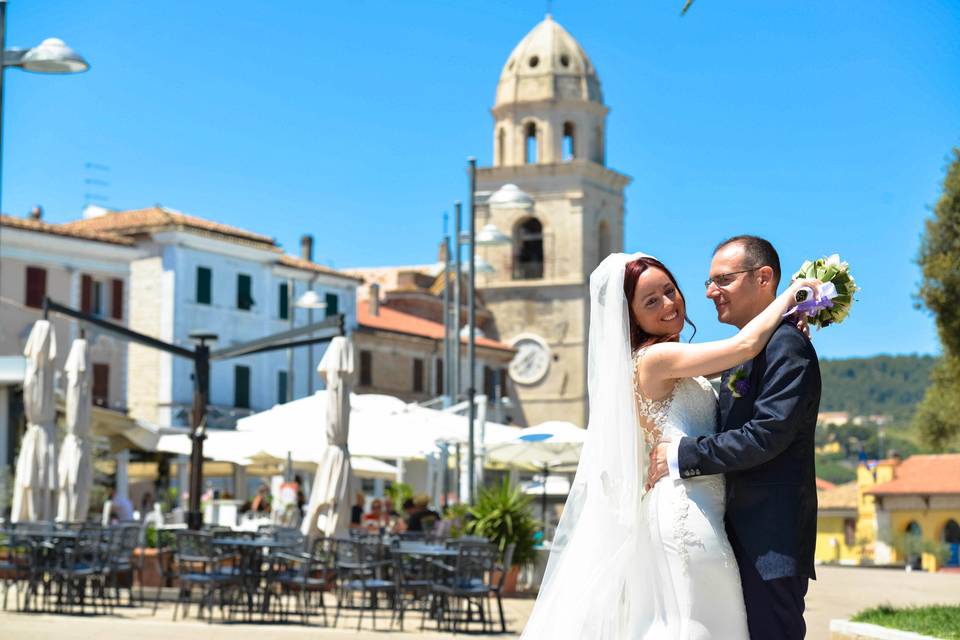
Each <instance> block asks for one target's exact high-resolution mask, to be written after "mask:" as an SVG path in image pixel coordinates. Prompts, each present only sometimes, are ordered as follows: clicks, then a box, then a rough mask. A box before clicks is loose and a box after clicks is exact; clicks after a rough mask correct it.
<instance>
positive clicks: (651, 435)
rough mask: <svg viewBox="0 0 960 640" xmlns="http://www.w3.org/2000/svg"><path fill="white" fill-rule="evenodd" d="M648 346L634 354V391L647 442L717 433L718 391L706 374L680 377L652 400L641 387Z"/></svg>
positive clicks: (638, 414)
mask: <svg viewBox="0 0 960 640" xmlns="http://www.w3.org/2000/svg"><path fill="white" fill-rule="evenodd" d="M645 352H646V348H643V349H638V350H637V352H636V353H635V354H634V356H633V394H634V397H635V398H636V402H637V417H638V418H639V419H640V429H641V430H642V431H643V439H644V442H645V443H646V444H647V446H653V445H655V444H656V443H658V442H659V441H660V440H661V439H662V438H663V437H664V436H668V437H679V436H703V435H708V434H711V433H714V432H715V431H716V427H717V394H716V392H715V391H714V390H713V387H712V386H711V385H710V383H709V382H707V380H706V379H705V378H701V377H699V376H698V377H695V378H683V379H681V380H678V381H677V382H676V384H675V385H674V387H673V390H672V391H671V392H670V393H669V394H667V396H666V397H664V398H661V399H658V400H651V399H650V398H647V397H646V396H644V395H643V391H641V388H640V362H641V361H642V359H643V355H644V353H645Z"/></svg>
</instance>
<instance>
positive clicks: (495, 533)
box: [465, 479, 540, 593]
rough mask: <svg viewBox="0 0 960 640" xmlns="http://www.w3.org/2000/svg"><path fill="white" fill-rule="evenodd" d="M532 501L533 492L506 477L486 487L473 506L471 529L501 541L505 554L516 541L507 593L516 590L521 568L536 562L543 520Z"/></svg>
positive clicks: (498, 545) (498, 541) (497, 541)
mask: <svg viewBox="0 0 960 640" xmlns="http://www.w3.org/2000/svg"><path fill="white" fill-rule="evenodd" d="M530 503H531V499H530V497H529V496H526V495H524V494H523V492H522V491H521V490H520V489H519V487H511V486H510V482H509V480H506V479H504V481H503V483H502V484H500V485H496V486H491V487H486V488H484V489H482V490H481V491H480V495H479V496H478V497H477V503H476V504H475V505H474V506H473V507H472V508H471V509H470V517H471V519H470V520H468V521H467V523H466V527H465V528H466V531H467V533H469V534H471V535H477V536H483V537H485V538H487V539H488V540H490V542H492V543H493V544H495V545H497V547H498V548H499V549H500V553H501V554H503V553H504V551H505V550H506V548H507V546H508V545H510V544H511V543H513V544H514V545H515V548H514V551H513V560H512V561H511V566H510V567H506V570H507V579H506V582H505V583H504V589H503V591H504V593H513V592H514V591H516V585H517V576H518V575H519V573H520V568H521V567H524V566H529V565H531V564H533V562H534V560H535V559H536V550H535V548H534V547H535V545H536V538H535V534H536V532H537V529H538V528H539V526H540V523H539V522H538V521H537V520H536V519H534V517H533V516H532V515H531V513H530Z"/></svg>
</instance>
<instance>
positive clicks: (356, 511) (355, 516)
mask: <svg viewBox="0 0 960 640" xmlns="http://www.w3.org/2000/svg"><path fill="white" fill-rule="evenodd" d="M366 505H367V496H365V495H363V491H357V493H356V496H355V497H354V501H353V506H352V507H351V508H350V528H352V529H356V528H358V527H359V526H360V524H361V523H362V522H363V508H364V507H365V506H366Z"/></svg>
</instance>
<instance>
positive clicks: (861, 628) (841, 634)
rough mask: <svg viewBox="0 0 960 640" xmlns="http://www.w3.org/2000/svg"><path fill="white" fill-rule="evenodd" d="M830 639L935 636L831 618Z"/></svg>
mask: <svg viewBox="0 0 960 640" xmlns="http://www.w3.org/2000/svg"><path fill="white" fill-rule="evenodd" d="M830 640H937V638H934V637H933V636H925V635H921V634H919V633H913V632H912V631H900V630H898V629H890V628H889V627H881V626H878V625H875V624H867V623H866V622H850V621H849V620H831V621H830Z"/></svg>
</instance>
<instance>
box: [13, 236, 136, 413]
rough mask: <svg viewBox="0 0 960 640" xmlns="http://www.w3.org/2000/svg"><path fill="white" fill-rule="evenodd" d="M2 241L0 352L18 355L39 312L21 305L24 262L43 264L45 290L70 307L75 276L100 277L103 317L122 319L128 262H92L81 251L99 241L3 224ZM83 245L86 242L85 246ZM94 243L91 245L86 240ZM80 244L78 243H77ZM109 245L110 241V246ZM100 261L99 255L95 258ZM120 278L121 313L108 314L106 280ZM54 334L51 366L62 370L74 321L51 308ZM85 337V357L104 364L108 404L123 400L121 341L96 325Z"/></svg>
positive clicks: (76, 298) (76, 304)
mask: <svg viewBox="0 0 960 640" xmlns="http://www.w3.org/2000/svg"><path fill="white" fill-rule="evenodd" d="M2 234H3V243H2V247H0V355H4V356H14V355H16V356H22V355H23V348H24V346H25V345H26V341H27V337H28V336H29V334H30V330H31V328H32V327H33V324H34V323H35V322H36V321H37V320H40V319H42V318H43V311H42V310H41V309H36V308H32V307H27V306H26V293H27V292H26V287H27V284H26V283H27V275H26V274H27V267H39V268H42V269H45V270H46V273H47V276H46V284H47V289H46V290H47V296H49V297H50V298H51V299H53V300H55V301H56V302H59V303H61V304H65V305H68V306H70V307H73V308H74V309H79V308H80V288H81V285H80V282H81V277H82V276H83V275H89V276H91V277H93V278H94V279H95V280H97V281H100V282H102V283H104V285H103V286H104V294H103V295H104V300H103V314H102V315H103V317H104V319H105V320H108V321H110V322H116V323H119V324H122V325H126V324H127V319H128V317H129V310H130V307H129V291H130V287H129V280H128V278H127V274H126V269H127V265H126V263H124V262H123V261H120V262H118V263H116V264H113V265H107V264H104V266H105V267H109V268H97V262H96V261H92V260H88V259H86V258H85V257H83V256H82V255H80V256H77V255H76V254H77V253H80V254H83V253H87V252H91V253H93V254H95V253H96V252H97V251H101V252H103V251H109V249H108V248H107V247H104V246H102V245H103V243H99V242H92V241H83V240H69V241H68V240H64V239H61V238H56V237H52V238H51V237H47V234H44V233H42V232H40V233H38V232H24V231H19V230H11V229H9V228H4V229H3V230H2ZM84 245H86V246H84ZM89 245H95V246H89ZM81 247H82V249H81ZM111 248H112V247H111ZM100 262H101V263H103V262H104V261H100ZM114 278H119V279H121V280H123V281H124V297H125V298H126V300H125V301H124V310H123V318H122V319H120V320H116V319H114V318H112V317H110V313H109V311H110V307H111V299H110V295H111V294H110V284H109V283H110V281H111V280H112V279H114ZM49 319H50V321H51V322H52V324H53V327H54V333H55V335H56V340H57V357H56V365H55V366H56V367H57V368H58V369H59V370H61V371H62V369H63V365H64V363H65V362H66V358H67V354H68V353H69V351H70V346H71V343H72V341H73V340H74V339H75V338H78V337H79V336H80V331H79V326H78V323H77V322H76V321H74V320H71V319H69V318H66V317H63V316H60V315H57V314H51V315H50V318H49ZM86 337H87V340H88V343H89V346H90V359H91V362H92V363H93V364H105V365H107V366H108V367H109V375H108V386H107V391H108V393H107V404H108V406H109V408H111V409H122V408H124V407H125V406H126V375H127V361H126V343H125V342H124V341H122V340H119V339H118V338H115V337H113V336H111V335H109V334H105V333H101V332H99V331H97V330H96V329H95V328H91V329H88V332H87V336H86Z"/></svg>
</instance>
